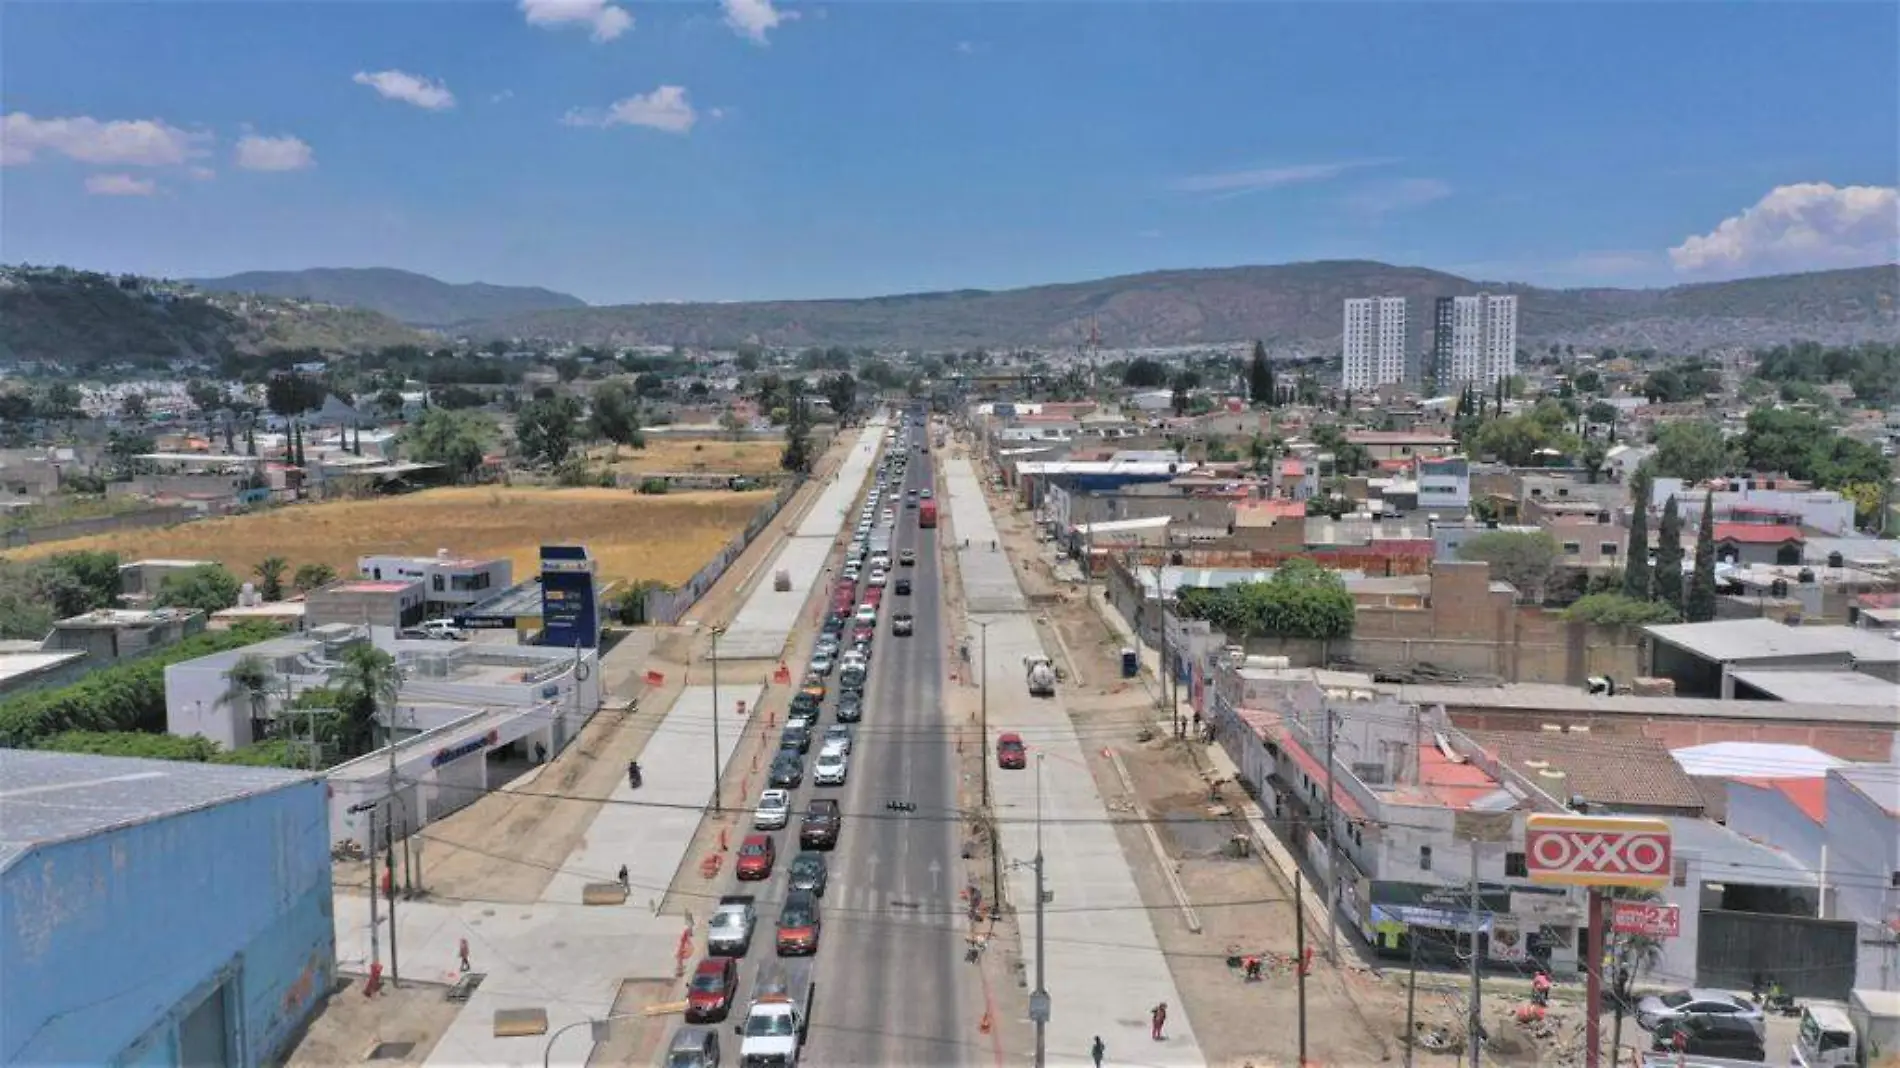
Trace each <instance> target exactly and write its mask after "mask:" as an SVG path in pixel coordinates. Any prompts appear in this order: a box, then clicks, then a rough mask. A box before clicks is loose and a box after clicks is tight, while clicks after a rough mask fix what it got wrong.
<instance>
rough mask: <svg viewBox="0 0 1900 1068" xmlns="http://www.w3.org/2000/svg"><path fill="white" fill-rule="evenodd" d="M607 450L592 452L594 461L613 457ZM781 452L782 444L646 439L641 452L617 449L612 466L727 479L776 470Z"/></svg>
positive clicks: (774, 442)
mask: <svg viewBox="0 0 1900 1068" xmlns="http://www.w3.org/2000/svg"><path fill="white" fill-rule="evenodd" d="M613 451H614V450H611V449H600V450H598V451H597V452H595V454H594V457H595V459H600V460H604V459H607V458H608V457H609V456H610V455H613ZM784 451H785V443H784V442H782V441H714V440H709V439H706V438H695V439H686V438H672V439H668V438H660V437H654V436H649V437H648V438H647V447H646V448H644V449H626V448H623V449H620V450H618V453H619V455H618V456H617V458H616V459H615V461H614V466H615V467H616V468H618V469H619V470H621V471H631V472H642V473H647V472H651V473H655V474H658V473H666V474H698V473H700V472H710V473H717V474H731V475H766V474H775V473H777V472H778V470H779V463H778V462H779V456H780V454H781V453H783V452H784Z"/></svg>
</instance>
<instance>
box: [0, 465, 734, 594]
mask: <svg viewBox="0 0 1900 1068" xmlns="http://www.w3.org/2000/svg"><path fill="white" fill-rule="evenodd" d="M770 498H771V494H770V492H768V491H765V490H756V491H751V492H746V493H730V492H723V491H721V492H707V493H672V494H667V495H665V496H655V497H645V496H640V495H638V494H635V493H632V492H629V491H627V490H612V489H598V488H596V489H530V488H511V487H505V486H455V487H449V488H445V489H436V490H426V491H424V492H421V493H410V494H404V495H402V496H398V497H377V498H372V499H368V500H348V501H324V502H318V503H308V504H293V505H286V506H284V507H282V508H272V509H267V510H265V511H261V512H252V513H249V514H245V515H234V516H222V517H219V518H214V519H202V520H197V521H195V522H190V523H181V524H179V525H178V526H174V527H166V528H164V529H161V530H153V529H144V530H126V531H118V532H115V533H111V534H99V535H95V536H93V537H87V538H74V539H69V540H66V541H57V542H44V543H40V544H36V545H30V546H27V547H25V548H22V549H18V550H13V551H11V552H10V553H9V554H8V555H10V556H14V557H17V558H19V559H22V560H25V559H32V558H34V557H39V556H45V555H48V554H50V553H57V552H68V551H73V550H79V549H94V550H110V551H113V552H118V553H120V554H121V555H122V556H124V558H125V559H128V560H134V559H140V558H152V557H159V558H167V559H180V560H199V559H211V560H216V561H218V562H219V563H222V564H223V565H225V566H226V567H227V568H230V569H231V572H232V573H233V574H235V575H237V576H238V577H239V578H241V579H247V578H249V577H250V575H251V569H252V568H253V567H254V566H255V565H256V564H257V563H258V562H259V561H260V560H263V559H264V558H266V557H271V556H275V557H281V558H282V559H284V560H285V561H287V562H288V563H289V565H290V570H291V571H293V572H294V571H295V570H296V569H297V568H299V567H301V566H303V565H305V564H328V565H329V566H330V567H331V568H333V569H334V570H335V571H336V573H337V574H339V575H353V574H355V573H356V561H357V558H358V557H361V556H366V555H369V554H372V553H410V554H414V555H419V556H433V555H434V554H435V552H436V550H438V549H445V548H446V549H448V550H449V551H450V552H451V553H456V554H460V555H464V556H477V557H492V556H505V557H507V558H508V559H509V560H510V561H512V562H513V564H514V574H515V578H516V579H518V580H519V579H525V578H528V577H530V576H532V575H534V574H535V572H536V570H537V568H538V560H539V558H540V547H541V544H542V543H543V542H544V541H546V540H547V539H548V535H549V534H550V532H556V531H558V532H559V534H560V536H561V537H562V538H564V539H569V540H572V541H574V542H576V543H578V544H584V545H586V546H587V547H588V549H589V550H590V551H591V552H592V553H593V556H594V559H595V560H596V561H597V562H598V564H599V566H600V575H601V578H602V579H603V580H607V581H616V580H631V579H658V580H661V581H663V582H681V581H684V580H685V579H688V578H690V577H692V575H693V573H694V572H695V571H697V570H699V569H700V568H701V567H702V566H704V565H705V563H706V561H707V560H709V559H711V558H712V555H713V554H714V553H715V552H717V551H718V550H719V548H720V546H722V545H724V544H725V543H726V542H728V541H730V540H731V539H732V537H733V535H735V534H737V533H738V532H739V531H741V530H743V529H745V525H746V523H747V522H748V521H749V520H751V518H752V516H753V515H754V514H756V513H757V512H758V510H759V507H760V506H761V505H763V504H764V503H765V502H766V501H767V500H769V499H770ZM289 577H290V576H289V574H288V573H287V574H286V575H285V579H286V581H288V579H289Z"/></svg>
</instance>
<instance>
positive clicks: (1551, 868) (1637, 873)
mask: <svg viewBox="0 0 1900 1068" xmlns="http://www.w3.org/2000/svg"><path fill="white" fill-rule="evenodd" d="M1524 824H1525V826H1524V863H1525V867H1526V868H1527V869H1528V871H1529V874H1530V879H1531V882H1534V883H1555V884H1559V885H1565V886H1639V887H1650V888H1656V887H1663V886H1668V885H1669V883H1670V881H1671V878H1672V876H1673V875H1674V870H1675V869H1674V860H1673V856H1672V854H1671V851H1670V836H1669V824H1668V823H1666V822H1665V821H1663V820H1658V819H1643V818H1638V817H1625V816H1573V815H1569V814H1552V813H1536V814H1534V815H1531V816H1529V817H1527V818H1526V819H1525V821H1524Z"/></svg>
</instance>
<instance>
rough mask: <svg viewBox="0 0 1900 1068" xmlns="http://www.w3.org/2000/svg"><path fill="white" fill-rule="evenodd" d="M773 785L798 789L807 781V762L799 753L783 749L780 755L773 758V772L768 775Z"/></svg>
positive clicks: (768, 779)
mask: <svg viewBox="0 0 1900 1068" xmlns="http://www.w3.org/2000/svg"><path fill="white" fill-rule="evenodd" d="M767 781H769V782H770V783H771V784H772V785H773V786H778V787H782V788H784V789H787V790H796V789H798V787H800V786H802V785H804V783H805V763H804V761H802V760H799V759H798V754H797V753H795V752H792V751H790V750H786V749H781V750H779V752H778V756H776V757H774V758H772V770H771V774H770V775H769V776H768V777H767Z"/></svg>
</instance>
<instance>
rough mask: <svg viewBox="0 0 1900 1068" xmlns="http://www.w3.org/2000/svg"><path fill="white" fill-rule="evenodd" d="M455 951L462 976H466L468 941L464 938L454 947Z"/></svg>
mask: <svg viewBox="0 0 1900 1068" xmlns="http://www.w3.org/2000/svg"><path fill="white" fill-rule="evenodd" d="M456 949H457V955H458V956H459V957H460V958H461V964H462V974H463V975H467V974H468V939H466V938H464V939H462V944H461V945H460V946H458V947H456Z"/></svg>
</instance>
